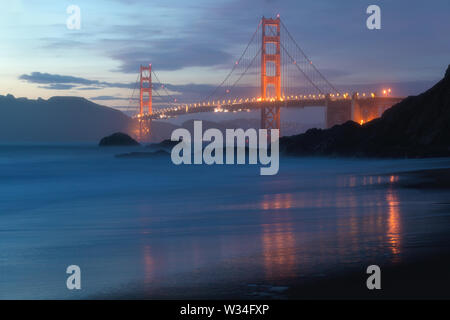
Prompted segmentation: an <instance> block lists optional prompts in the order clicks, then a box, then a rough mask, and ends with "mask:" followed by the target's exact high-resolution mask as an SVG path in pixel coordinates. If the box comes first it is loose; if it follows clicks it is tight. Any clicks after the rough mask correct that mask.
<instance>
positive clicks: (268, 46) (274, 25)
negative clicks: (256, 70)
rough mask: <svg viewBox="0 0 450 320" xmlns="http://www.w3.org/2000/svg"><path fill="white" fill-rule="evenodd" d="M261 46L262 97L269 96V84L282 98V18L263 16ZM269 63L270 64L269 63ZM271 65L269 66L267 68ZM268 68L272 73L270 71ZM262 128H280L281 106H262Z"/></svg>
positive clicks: (279, 98) (277, 96)
mask: <svg viewBox="0 0 450 320" xmlns="http://www.w3.org/2000/svg"><path fill="white" fill-rule="evenodd" d="M261 26H262V48H261V99H262V100H263V101H264V100H266V99H268V97H267V86H268V85H272V86H274V87H275V95H276V99H277V100H278V101H279V100H281V45H280V18H279V17H277V18H276V19H267V18H264V17H263V18H262V21H261ZM268 63H269V65H268ZM268 66H269V68H267V67H268ZM268 69H269V70H270V71H271V73H268ZM261 128H262V129H280V107H279V106H263V107H262V108H261Z"/></svg>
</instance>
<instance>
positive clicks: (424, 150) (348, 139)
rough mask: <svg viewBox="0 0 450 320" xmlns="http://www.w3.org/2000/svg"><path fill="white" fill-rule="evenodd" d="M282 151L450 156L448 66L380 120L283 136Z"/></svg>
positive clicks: (340, 154)
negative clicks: (439, 77) (440, 76)
mask: <svg viewBox="0 0 450 320" xmlns="http://www.w3.org/2000/svg"><path fill="white" fill-rule="evenodd" d="M280 150H281V151H282V152H283V153H284V154H287V155H298V156H303V155H305V156H306V155H308V156H311V155H320V156H322V155H323V156H371V157H434V156H450V66H449V68H448V69H447V71H446V73H445V77H444V78H443V79H442V80H441V81H439V82H438V83H437V84H436V85H434V86H433V87H432V88H431V89H429V90H427V91H426V92H424V93H422V94H420V95H418V96H410V97H408V98H406V99H404V100H403V101H402V102H400V103H398V104H396V105H395V106H393V107H392V108H390V109H388V110H386V111H385V112H384V113H383V115H382V116H381V117H380V118H378V119H374V120H373V121H371V122H368V123H366V124H364V125H363V126H360V125H359V124H357V123H355V122H352V121H348V122H347V123H344V124H342V125H337V126H334V127H332V128H330V129H326V130H320V129H311V130H308V131H307V132H306V133H304V134H300V135H295V136H291V137H283V138H281V139H280Z"/></svg>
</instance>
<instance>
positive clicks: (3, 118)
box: [0, 95, 132, 142]
mask: <svg viewBox="0 0 450 320" xmlns="http://www.w3.org/2000/svg"><path fill="white" fill-rule="evenodd" d="M131 124H132V121H131V119H130V118H129V117H127V116H126V115H124V114H123V113H122V112H120V111H118V110H115V109H112V108H108V107H104V106H100V105H98V104H95V103H93V102H91V101H89V100H86V99H84V98H78V97H52V98H50V99H48V100H43V99H37V100H29V99H25V98H14V96H12V95H7V96H0V142H91V141H92V142H98V141H99V140H100V139H101V138H102V137H104V136H106V135H110V134H112V133H114V132H116V131H124V132H128V130H129V128H130V126H131Z"/></svg>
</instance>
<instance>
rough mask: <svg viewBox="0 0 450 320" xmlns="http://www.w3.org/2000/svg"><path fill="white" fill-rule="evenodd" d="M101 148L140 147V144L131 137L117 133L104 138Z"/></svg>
mask: <svg viewBox="0 0 450 320" xmlns="http://www.w3.org/2000/svg"><path fill="white" fill-rule="evenodd" d="M98 145H99V146H100V147H109V146H139V145H140V144H139V142H137V141H136V140H134V139H133V138H131V137H130V136H129V135H127V134H125V133H122V132H116V133H113V134H112V135H110V136H107V137H104V138H103V139H102V140H100V143H99V144H98Z"/></svg>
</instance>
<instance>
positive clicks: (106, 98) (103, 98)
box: [89, 96, 137, 101]
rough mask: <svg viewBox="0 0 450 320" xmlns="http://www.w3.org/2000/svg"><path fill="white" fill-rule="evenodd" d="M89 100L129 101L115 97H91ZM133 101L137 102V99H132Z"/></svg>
mask: <svg viewBox="0 0 450 320" xmlns="http://www.w3.org/2000/svg"><path fill="white" fill-rule="evenodd" d="M89 99H91V100H96V101H109V100H124V101H128V100H130V98H124V97H115V96H98V97H92V98H89ZM133 100H137V98H134V99H133Z"/></svg>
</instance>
